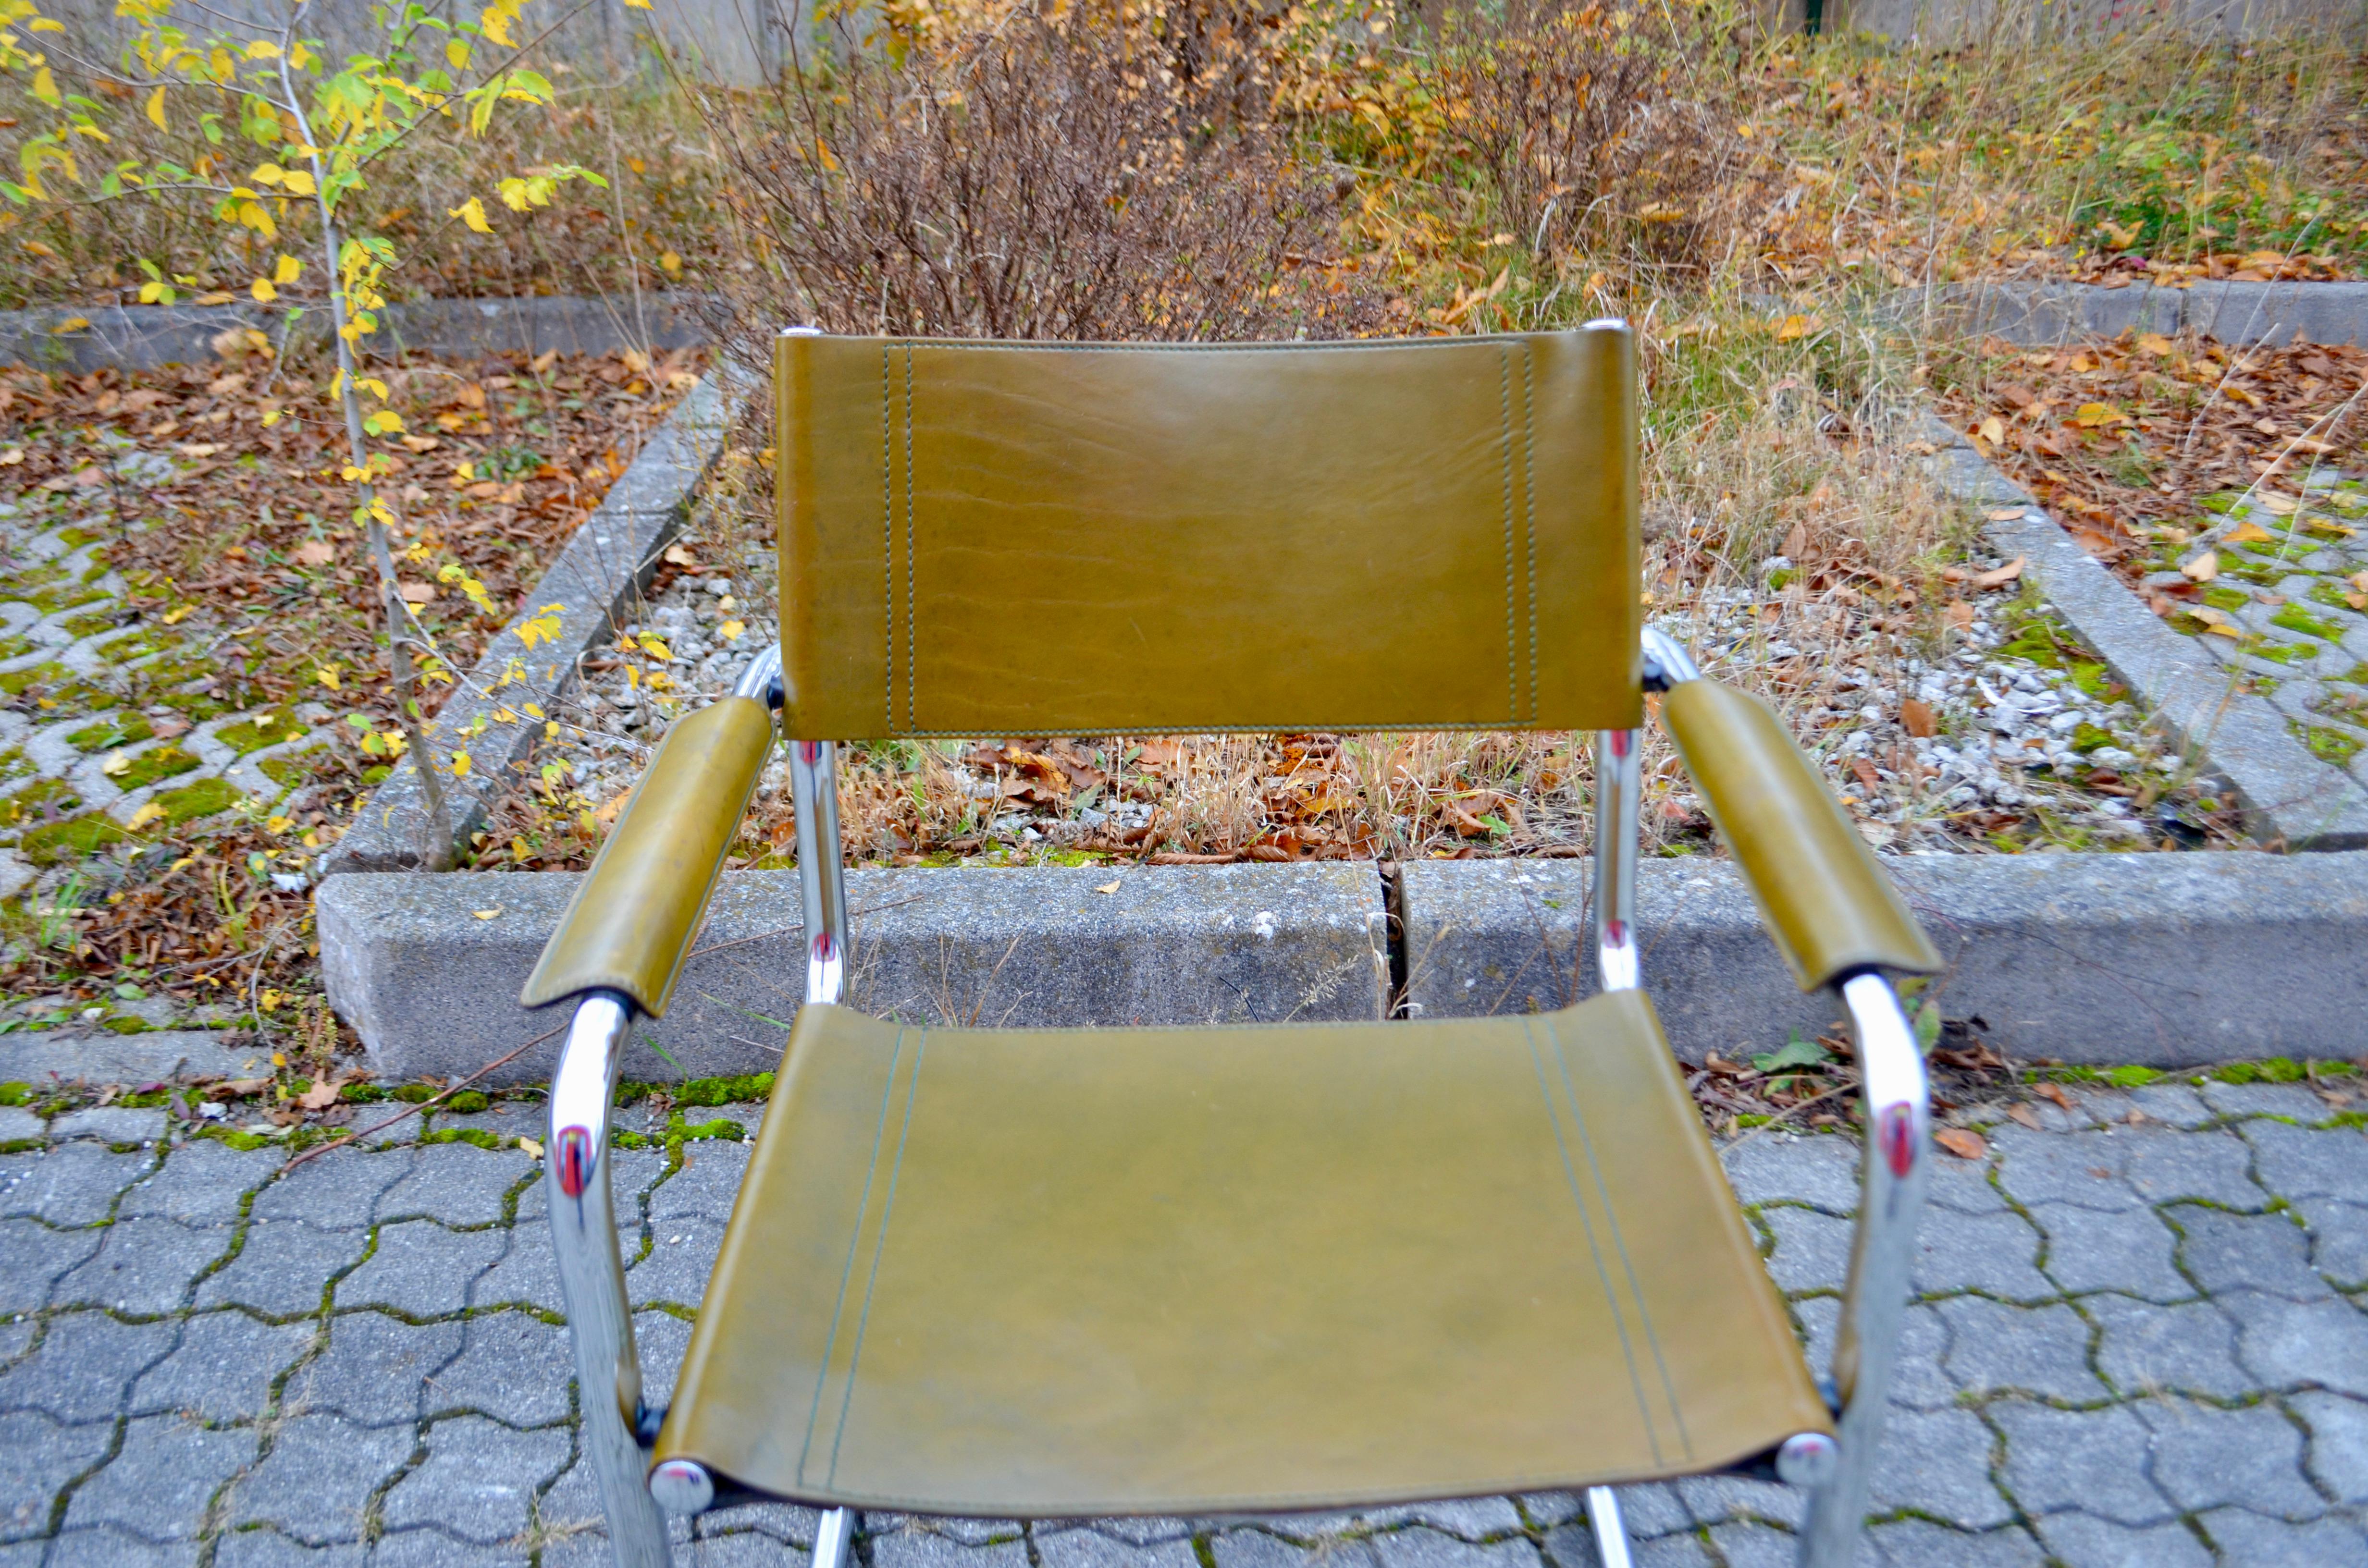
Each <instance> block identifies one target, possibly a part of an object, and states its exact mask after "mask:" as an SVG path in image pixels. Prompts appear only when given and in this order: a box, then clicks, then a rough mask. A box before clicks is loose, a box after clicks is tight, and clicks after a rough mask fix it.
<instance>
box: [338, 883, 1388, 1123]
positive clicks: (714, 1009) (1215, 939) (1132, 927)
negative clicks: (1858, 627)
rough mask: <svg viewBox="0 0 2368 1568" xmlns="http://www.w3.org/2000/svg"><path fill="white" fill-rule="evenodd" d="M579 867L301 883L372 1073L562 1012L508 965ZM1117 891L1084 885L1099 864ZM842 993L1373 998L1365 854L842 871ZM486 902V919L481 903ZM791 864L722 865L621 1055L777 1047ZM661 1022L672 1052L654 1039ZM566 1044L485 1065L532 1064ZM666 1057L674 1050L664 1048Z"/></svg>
mask: <svg viewBox="0 0 2368 1568" xmlns="http://www.w3.org/2000/svg"><path fill="white" fill-rule="evenodd" d="M580 880H581V879H580V877H579V876H577V875H576V874H574V873H557V872H540V873H532V874H513V873H503V872H459V873H450V874H447V875H443V876H437V875H433V874H430V873H426V872H413V873H401V874H390V875H382V876H348V877H333V878H331V879H330V880H329V881H326V882H324V883H323V884H322V886H321V889H320V891H319V892H318V894H317V895H316V904H315V908H316V910H317V912H318V917H319V923H320V932H321V963H322V971H323V973H324V977H325V979H326V983H327V986H328V991H329V998H330V1002H331V1005H332V1006H335V1007H336V1009H337V1011H338V1012H339V1013H340V1014H341V1015H342V1016H343V1017H346V1018H347V1020H348V1021H349V1022H351V1023H352V1024H353V1026H354V1028H356V1030H357V1031H359V1034H360V1035H361V1038H362V1040H363V1042H364V1044H366V1045H367V1046H368V1047H369V1048H370V1054H371V1060H372V1064H373V1065H374V1066H375V1067H376V1068H377V1070H378V1071H379V1072H380V1073H381V1074H384V1075H386V1076H389V1077H396V1078H410V1077H416V1076H417V1075H419V1074H425V1073H436V1074H448V1075H457V1074H465V1073H470V1072H473V1071H475V1070H476V1069H477V1068H479V1067H481V1066H483V1065H484V1063H485V1062H489V1061H491V1060H492V1059H493V1058H495V1057H496V1056H499V1055H501V1054H502V1053H503V1052H505V1051H509V1050H511V1049H513V1048H515V1047H517V1046H518V1045H519V1044H522V1043H523V1042H525V1041H527V1040H532V1039H533V1038H534V1037H535V1036H537V1035H539V1034H541V1033H543V1032H544V1031H545V1030H549V1029H555V1028H559V1027H560V1026H562V1025H563V1024H564V1022H565V1016H564V1010H562V1009H557V1008H554V1009H551V1010H547V1011H544V1012H541V1013H529V1012H527V1011H526V1010H525V1009H524V1008H522V1007H520V1006H518V990H519V987H520V986H521V985H523V984H524V983H525V981H526V976H527V974H528V972H529V971H530V970H531V969H532V968H533V967H534V962H535V959H536V957H537V956H538V955H539V954H540V953H541V950H542V946H543V943H544V942H545V941H546V940H548V939H549V937H550V936H551V933H552V930H553V929H554V928H555V927H556V926H557V924H558V921H559V915H560V913H561V911H562V910H563V909H564V907H565V905H566V903H567V900H568V899H569V897H570V896H572V895H573V893H574V892H575V886H576V884H577V882H578V881H580ZM1113 881H1114V882H1116V883H1118V888H1117V891H1116V892H1109V893H1104V892H1099V891H1097V890H1098V889H1099V888H1101V887H1105V886H1108V885H1109V884H1110V883H1111V882H1113ZM848 906H849V908H850V910H851V911H852V912H853V915H854V949H855V956H854V966H853V971H852V976H851V982H850V985H849V990H848V1000H849V1001H850V1003H852V1004H853V1005H855V1006H860V1007H862V1008H863V1009H865V1010H866V1011H868V1012H871V1013H874V1014H878V1015H880V1016H882V1017H887V1016H896V1017H907V1018H918V1019H925V1020H928V1021H930V1022H936V1023H944V1022H949V1021H952V1022H960V1023H965V1024H968V1023H975V1024H979V1025H995V1024H1006V1023H1008V1024H1015V1025H1021V1024H1025V1025H1086V1024H1157V1023H1210V1022H1217V1023H1280V1022H1283V1021H1286V1020H1292V1019H1318V1018H1378V1017H1381V1016H1382V1012H1383V996H1384V991H1385V989H1386V983H1387V960H1386V949H1385V946H1384V942H1385V937H1384V931H1383V908H1382V901H1381V883H1380V880H1379V878H1377V877H1376V876H1375V875H1374V872H1373V869H1372V867H1371V866H1369V865H1357V864H1353V863H1349V862H1341V861H1328V862H1308V863H1303V864H1297V865H1263V864H1248V865H1237V866H1194V867H1177V868H1162V869H1158V870H1156V871H1141V870H1122V869H1114V868H1109V867H1093V866H1081V867H1054V866H1048V867H1038V868H1033V869H1008V870H999V869H909V870H906V869H899V870H859V871H854V872H851V873H849V875H848ZM486 909H495V910H499V911H500V914H499V915H496V916H495V917H494V918H492V919H485V920H480V919H478V918H477V917H476V912H477V911H479V910H486ZM804 950H805V949H804V935H803V926H802V925H801V915H800V914H799V902H798V886H797V875H796V873H795V872H792V871H740V872H726V873H725V875H724V877H723V883H722V885H721V886H720V887H719V888H718V889H717V891H716V895H715V901H714V903H713V904H712V906H711V907H710V909H709V912H708V917H707V925H706V927H705V929H704V930H703V931H702V932H701V934H700V938H699V942H698V945H697V947H696V948H695V949H694V950H693V955H692V957H691V959H690V961H689V966H688V968H687V970H686V971H685V972H684V975H683V978H682V981H681V982H680V983H679V984H678V985H677V988H676V991H675V995H674V1000H673V1003H672V1006H671V1007H670V1008H669V1010H668V1012H667V1014H666V1017H665V1018H664V1019H662V1020H655V1021H648V1022H644V1023H643V1024H640V1025H637V1026H636V1028H635V1030H634V1035H635V1039H634V1041H633V1044H632V1047H631V1049H630V1051H629V1053H628V1055H627V1057H626V1062H625V1073H626V1074H627V1075H628V1076H630V1077H635V1078H647V1079H670V1078H675V1077H677V1076H680V1075H682V1074H689V1075H690V1076H694V1077H706V1076H711V1075H715V1074H738V1073H757V1072H766V1071H769V1070H771V1068H772V1067H773V1066H774V1065H775V1063H776V1062H777V1061H778V1060H779V1057H780V1050H781V1047H782V1045H783V1044H784V1043H785V1042H786V1040H787V1036H788V1028H789V1023H790V1020H791V1018H792V1017H795V1015H796V1012H797V1006H798V1001H799V998H800V997H801V996H802V995H803V991H804V984H805V960H804ZM651 1040H655V1041H656V1042H658V1043H659V1044H661V1045H663V1046H664V1047H665V1049H666V1052H667V1053H668V1055H670V1056H671V1057H672V1059H673V1061H672V1062H668V1061H667V1060H666V1058H665V1057H662V1056H660V1055H659V1054H658V1052H657V1051H655V1050H654V1049H652V1047H651V1046H650V1044H649V1043H648V1042H649V1041H651ZM558 1053H559V1044H558V1041H557V1040H552V1041H551V1042H549V1043H547V1044H544V1045H541V1046H538V1047H537V1048H536V1049H534V1050H533V1051H529V1052H527V1053H526V1054H524V1055H522V1056H520V1057H519V1058H518V1060H517V1061H515V1062H511V1063H509V1064H508V1065H507V1066H506V1067H504V1068H502V1069H501V1070H500V1072H499V1073H498V1074H496V1076H495V1078H494V1079H492V1080H489V1081H490V1082H499V1083H520V1082H527V1081H531V1080H536V1079H544V1078H548V1077H549V1076H550V1074H551V1071H552V1063H553V1062H556V1061H557V1060H558ZM675 1063H679V1064H680V1065H679V1069H677V1066H676V1065H675Z"/></svg>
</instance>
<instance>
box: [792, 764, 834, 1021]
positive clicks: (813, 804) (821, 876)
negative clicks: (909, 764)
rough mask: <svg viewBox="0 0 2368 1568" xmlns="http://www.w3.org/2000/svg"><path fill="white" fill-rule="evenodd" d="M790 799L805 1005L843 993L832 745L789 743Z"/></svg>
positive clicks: (828, 1000)
mask: <svg viewBox="0 0 2368 1568" xmlns="http://www.w3.org/2000/svg"><path fill="white" fill-rule="evenodd" d="M790 798H791V805H792V806H793V807H795V809H796V811H797V818H798V900H799V903H800V904H801V905H802V906H803V909H804V911H805V923H806V1000H807V1001H809V1002H836V1001H837V1000H838V999H839V998H840V997H841V996H842V995H844V994H846V991H847V962H848V941H847V937H848V932H847V874H846V868H845V867H844V865H843V864H842V863H841V862H840V860H839V853H838V745H837V742H834V741H791V743H790Z"/></svg>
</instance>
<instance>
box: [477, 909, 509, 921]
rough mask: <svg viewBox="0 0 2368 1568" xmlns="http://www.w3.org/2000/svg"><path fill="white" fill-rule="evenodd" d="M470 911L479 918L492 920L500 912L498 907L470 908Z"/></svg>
mask: <svg viewBox="0 0 2368 1568" xmlns="http://www.w3.org/2000/svg"><path fill="white" fill-rule="evenodd" d="M470 913H472V914H473V915H476V917H477V918H478V919H480V920H493V919H496V918H498V917H499V916H500V915H501V913H502V912H501V911H500V910H498V909H478V910H472V911H471V912H470Z"/></svg>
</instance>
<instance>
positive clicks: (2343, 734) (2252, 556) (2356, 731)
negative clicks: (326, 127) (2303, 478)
mask: <svg viewBox="0 0 2368 1568" xmlns="http://www.w3.org/2000/svg"><path fill="white" fill-rule="evenodd" d="M2203 505H2204V506H2205V507H2207V508H2208V509H2210V510H2212V511H2214V512H2218V513H2220V514H2221V515H2222V516H2223V517H2225V518H2226V522H2224V523H2222V524H2219V525H2216V528H2225V529H2226V531H2225V532H2216V537H2214V539H2212V540H2210V541H2209V542H2211V544H2212V546H2213V556H2214V565H2216V567H2217V568H2218V571H2217V573H2216V574H2215V575H2214V576H2213V577H2212V578H2210V579H2209V580H2208V581H2207V582H2206V584H2205V585H2204V588H2203V594H2202V597H2201V602H2199V603H2197V604H2194V605H2192V606H2191V607H2189V608H2183V609H2181V610H2180V611H2179V612H2178V613H2177V614H2175V615H2173V616H2172V617H2171V619H2170V624H2171V625H2172V626H2173V627H2175V628H2177V629H2178V630H2179V631H2184V632H2187V633H2188V634H2189V635H2191V636H2192V637H2194V638H2195V639H2196V641H2197V642H2199V643H2200V644H2201V645H2202V646H2203V647H2204V648H2206V649H2208V650H2209V651H2210V652H2211V653H2212V655H2213V657H2214V658H2215V659H2218V660H2219V661H2220V662H2221V664H2223V665H2227V666H2229V667H2231V668H2232V669H2235V670H2238V671H2242V672H2243V673H2245V674H2246V675H2247V676H2250V677H2251V679H2252V682H2253V685H2254V687H2255V689H2257V690H2259V691H2260V693H2261V695H2262V696H2264V697H2266V698H2267V699H2269V701H2270V704H2271V707H2273V708H2275V709H2277V710H2278V711H2280V712H2281V713H2283V714H2284V715H2285V716H2286V722H2288V723H2289V724H2291V725H2292V726H2294V733H2295V734H2296V735H2297V736H2298V737H2299V738H2300V739H2301V740H2302V741H2303V742H2304V744H2306V745H2308V746H2309V747H2310V749H2311V751H2312V753H2313V754H2314V755H2316V756H2317V757H2318V758H2319V759H2320V760H2321V761H2324V762H2328V763H2330V764H2333V765H2334V766H2336V767H2342V768H2345V769H2347V770H2349V771H2350V772H2351V775H2352V777H2354V778H2358V779H2360V780H2361V781H2362V782H2363V783H2368V757H2363V756H2362V750H2363V748H2368V614H2363V613H2362V610H2363V608H2368V570H2363V568H2368V536H2363V535H2362V531H2361V530H2362V528H2363V527H2368V486H2363V485H2362V483H2361V482H2360V481H2358V480H2356V479H2347V478H2343V477H2341V476H2340V475H2338V474H2335V473H2332V472H2328V473H2317V474H2313V475H2312V476H2311V477H2310V479H2309V481H2308V482H2307V494H2306V496H2305V504H2304V505H2303V506H2301V507H2299V508H2297V507H2296V506H2294V502H2293V500H2292V499H2291V498H2289V497H2285V496H2268V495H2260V496H2255V495H2251V494H2249V493H2231V494H2226V495H2215V496H2212V497H2210V498H2208V499H2206V500H2205V501H2204V503H2203ZM2278 507H2283V508H2284V509H2283V511H2280V510H2278V509H2277V508H2278ZM2199 542H2203V541H2199ZM2197 554H2198V550H2197V546H2196V545H2195V544H2182V545H2179V546H2174V547H2171V548H2169V550H2168V551H2167V553H2166V555H2165V557H2164V559H2163V560H2162V561H2161V562H2158V563H2157V564H2158V565H2159V566H2160V567H2161V570H2159V571H2157V572H2154V573H2152V574H2149V575H2148V576H2147V577H2146V584H2147V585H2148V586H2156V587H2158V586H2166V585H2169V586H2178V587H2186V586H2189V585H2190V584H2189V582H2188V579H2187V577H2186V576H2184V575H2183V574H2181V573H2180V571H2179V570H2178V563H2179V562H2180V561H2182V560H2185V561H2187V562H2189V563H2190V564H2191V566H2192V562H2193V558H2194V557H2195V556H2196V555H2197Z"/></svg>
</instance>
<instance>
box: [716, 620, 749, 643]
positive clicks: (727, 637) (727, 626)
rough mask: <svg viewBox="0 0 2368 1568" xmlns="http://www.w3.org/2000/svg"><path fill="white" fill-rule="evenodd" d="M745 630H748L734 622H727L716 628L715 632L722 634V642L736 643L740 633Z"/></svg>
mask: <svg viewBox="0 0 2368 1568" xmlns="http://www.w3.org/2000/svg"><path fill="white" fill-rule="evenodd" d="M747 630H748V629H747V628H746V627H745V626H743V625H741V624H740V623H739V622H738V621H736V620H727V621H725V622H724V623H723V625H721V626H719V627H717V628H716V631H720V632H722V633H723V640H724V641H725V642H738V641H739V640H740V635H741V633H743V632H745V631H747Z"/></svg>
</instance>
